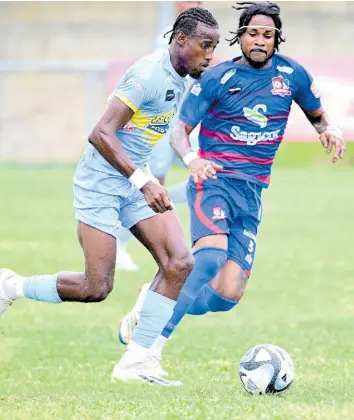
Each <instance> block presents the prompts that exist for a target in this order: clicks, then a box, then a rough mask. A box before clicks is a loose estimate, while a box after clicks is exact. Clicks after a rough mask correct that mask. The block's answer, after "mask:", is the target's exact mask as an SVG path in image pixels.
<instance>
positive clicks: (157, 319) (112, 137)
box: [0, 8, 219, 386]
mask: <svg viewBox="0 0 354 420" xmlns="http://www.w3.org/2000/svg"><path fill="white" fill-rule="evenodd" d="M218 40H219V30H218V24H217V22H216V20H215V19H214V17H213V16H212V15H211V13H209V12H208V11H207V10H205V9H200V8H194V9H189V10H188V11H187V12H185V13H182V14H181V15H179V16H178V18H177V20H176V22H175V24H174V26H173V32H172V42H171V46H170V49H169V51H166V52H158V53H156V54H152V55H148V56H146V57H143V58H142V59H141V60H139V61H137V62H136V63H135V64H134V65H133V66H132V67H131V68H130V69H129V70H128V71H127V73H126V74H125V76H124V77H123V78H122V80H121V81H120V83H119V85H118V87H117V88H116V90H115V91H114V92H113V93H112V94H111V96H110V97H109V100H108V104H107V108H106V111H105V112H104V114H103V116H102V118H101V119H100V121H99V122H98V124H97V125H96V127H95V128H94V130H93V132H92V133H91V135H90V136H89V143H90V144H89V145H88V146H87V148H86V150H85V152H84V154H83V156H82V158H81V160H80V162H79V164H78V166H77V169H76V172H75V176H74V181H73V187H74V205H75V207H76V218H77V220H78V238H79V242H80V244H81V246H82V248H83V252H84V256H85V272H81V273H76V272H65V271H61V272H60V273H57V274H52V275H39V276H38V275H37V276H31V277H22V276H20V275H18V274H16V273H14V272H13V271H11V270H8V269H3V270H1V271H0V315H1V314H2V313H4V312H5V311H6V310H7V309H8V307H9V306H10V305H11V304H12V303H13V302H14V301H15V300H17V299H19V298H23V297H26V298H28V299H33V300H37V301H41V302H51V303H63V302H86V303H88V302H100V301H102V300H104V299H105V298H106V297H107V296H108V294H109V293H110V292H111V290H112V288H113V282H114V271H115V261H116V236H117V234H118V232H119V229H120V227H121V225H123V226H124V227H126V228H128V229H131V230H132V232H133V233H134V235H135V236H136V237H137V238H138V239H139V240H140V241H141V243H142V244H143V245H144V246H145V247H146V248H147V249H148V250H149V251H150V253H151V254H152V256H153V257H154V259H155V261H156V262H157V264H158V272H157V274H156V276H155V278H154V280H153V282H152V284H151V288H150V290H149V291H148V292H147V294H146V298H145V300H144V305H143V307H142V311H141V315H140V321H139V324H138V326H137V328H136V330H135V334H134V337H133V338H132V341H131V343H130V345H129V347H128V349H127V351H126V352H125V353H124V355H123V357H122V359H121V361H120V362H119V363H117V365H116V367H115V369H114V372H113V374H112V379H113V380H116V379H119V380H140V381H143V382H148V383H154V384H159V385H164V386H169V385H178V383H176V382H173V381H166V380H165V379H163V378H161V377H160V375H159V371H158V369H157V368H156V363H155V359H154V350H153V349H152V344H153V342H154V341H155V340H156V338H157V337H158V336H159V334H160V333H161V331H162V329H163V327H164V325H165V324H166V322H167V321H168V320H169V318H170V317H171V316H172V313H173V308H174V306H175V303H176V300H177V298H178V295H179V293H180V290H181V288H182V286H183V284H184V282H185V280H186V278H187V276H188V274H189V273H190V272H191V270H192V267H193V257H192V255H191V254H190V252H189V250H188V247H187V245H186V243H185V241H184V238H183V232H182V228H181V226H180V223H179V221H178V218H177V216H176V213H175V211H174V210H173V208H172V205H171V201H170V198H169V196H168V193H167V191H166V190H165V188H164V187H163V186H161V185H160V184H159V183H158V182H155V180H154V179H153V177H152V176H151V174H150V171H149V168H148V166H147V162H148V159H149V157H150V155H151V151H152V148H153V146H154V144H156V143H157V142H158V141H159V140H160V139H161V137H162V136H163V135H164V134H165V133H166V132H167V131H168V129H169V124H170V123H171V121H172V119H173V117H174V116H175V115H176V112H177V108H178V102H179V100H180V99H181V97H182V95H183V93H184V90H185V76H186V75H187V74H189V75H190V76H191V77H193V78H199V77H200V75H201V74H202V72H203V71H204V70H205V69H206V68H207V67H208V65H209V63H210V61H211V59H212V55H213V52H214V49H215V47H216V45H217V43H218Z"/></svg>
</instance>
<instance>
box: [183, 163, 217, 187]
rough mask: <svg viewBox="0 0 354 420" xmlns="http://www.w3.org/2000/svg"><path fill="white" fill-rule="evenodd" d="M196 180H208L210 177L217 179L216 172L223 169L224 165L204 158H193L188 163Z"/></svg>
mask: <svg viewBox="0 0 354 420" xmlns="http://www.w3.org/2000/svg"><path fill="white" fill-rule="evenodd" d="M188 167H189V169H190V171H191V176H192V178H193V180H194V182H196V183H197V182H200V181H206V180H207V179H208V178H211V179H216V172H217V171H221V170H222V169H223V167H222V166H221V165H218V164H217V163H215V162H212V161H211V160H206V159H202V158H198V159H193V160H192V162H190V164H189V165H188Z"/></svg>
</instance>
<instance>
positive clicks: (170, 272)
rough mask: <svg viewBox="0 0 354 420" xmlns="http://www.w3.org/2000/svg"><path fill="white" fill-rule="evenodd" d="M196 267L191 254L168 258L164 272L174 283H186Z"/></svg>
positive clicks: (186, 253)
mask: <svg viewBox="0 0 354 420" xmlns="http://www.w3.org/2000/svg"><path fill="white" fill-rule="evenodd" d="M193 267H194V258H193V255H192V254H191V253H190V252H188V251H187V252H185V253H183V254H180V255H176V256H172V257H170V258H168V259H167V260H166V262H165V264H163V267H162V270H163V272H164V274H165V277H166V279H168V280H169V279H171V280H173V281H176V280H180V281H181V282H182V283H184V282H185V280H186V278H187V277H188V276H189V274H190V273H191V271H192V270H193Z"/></svg>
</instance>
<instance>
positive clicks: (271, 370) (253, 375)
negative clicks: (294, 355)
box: [239, 344, 295, 395]
mask: <svg viewBox="0 0 354 420" xmlns="http://www.w3.org/2000/svg"><path fill="white" fill-rule="evenodd" d="M294 372H295V371H294V363H293V361H292V360H291V357H290V356H289V354H288V353H287V352H286V351H285V350H284V349H282V348H281V347H278V346H275V345H273V344H259V345H258V346H254V347H252V348H251V349H249V350H248V351H247V352H246V354H245V355H244V356H243V358H242V360H241V362H240V366H239V375H240V379H241V383H242V385H243V386H244V388H245V390H246V391H247V392H249V393H250V394H255V395H261V394H283V393H284V392H286V391H287V390H288V389H289V387H290V385H291V384H292V382H293V380H294Z"/></svg>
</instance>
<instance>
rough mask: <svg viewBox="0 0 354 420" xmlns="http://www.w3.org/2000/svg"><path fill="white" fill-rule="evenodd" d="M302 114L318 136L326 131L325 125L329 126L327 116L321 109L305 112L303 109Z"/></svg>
mask: <svg viewBox="0 0 354 420" xmlns="http://www.w3.org/2000/svg"><path fill="white" fill-rule="evenodd" d="M303 112H304V114H305V115H306V117H307V119H308V120H309V121H310V123H311V124H312V125H313V127H314V128H315V130H316V131H317V133H318V134H322V133H324V132H325V131H326V129H327V125H329V122H328V116H327V114H326V113H325V112H324V110H323V109H322V108H319V109H316V110H315V111H305V110H304V109H303Z"/></svg>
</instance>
